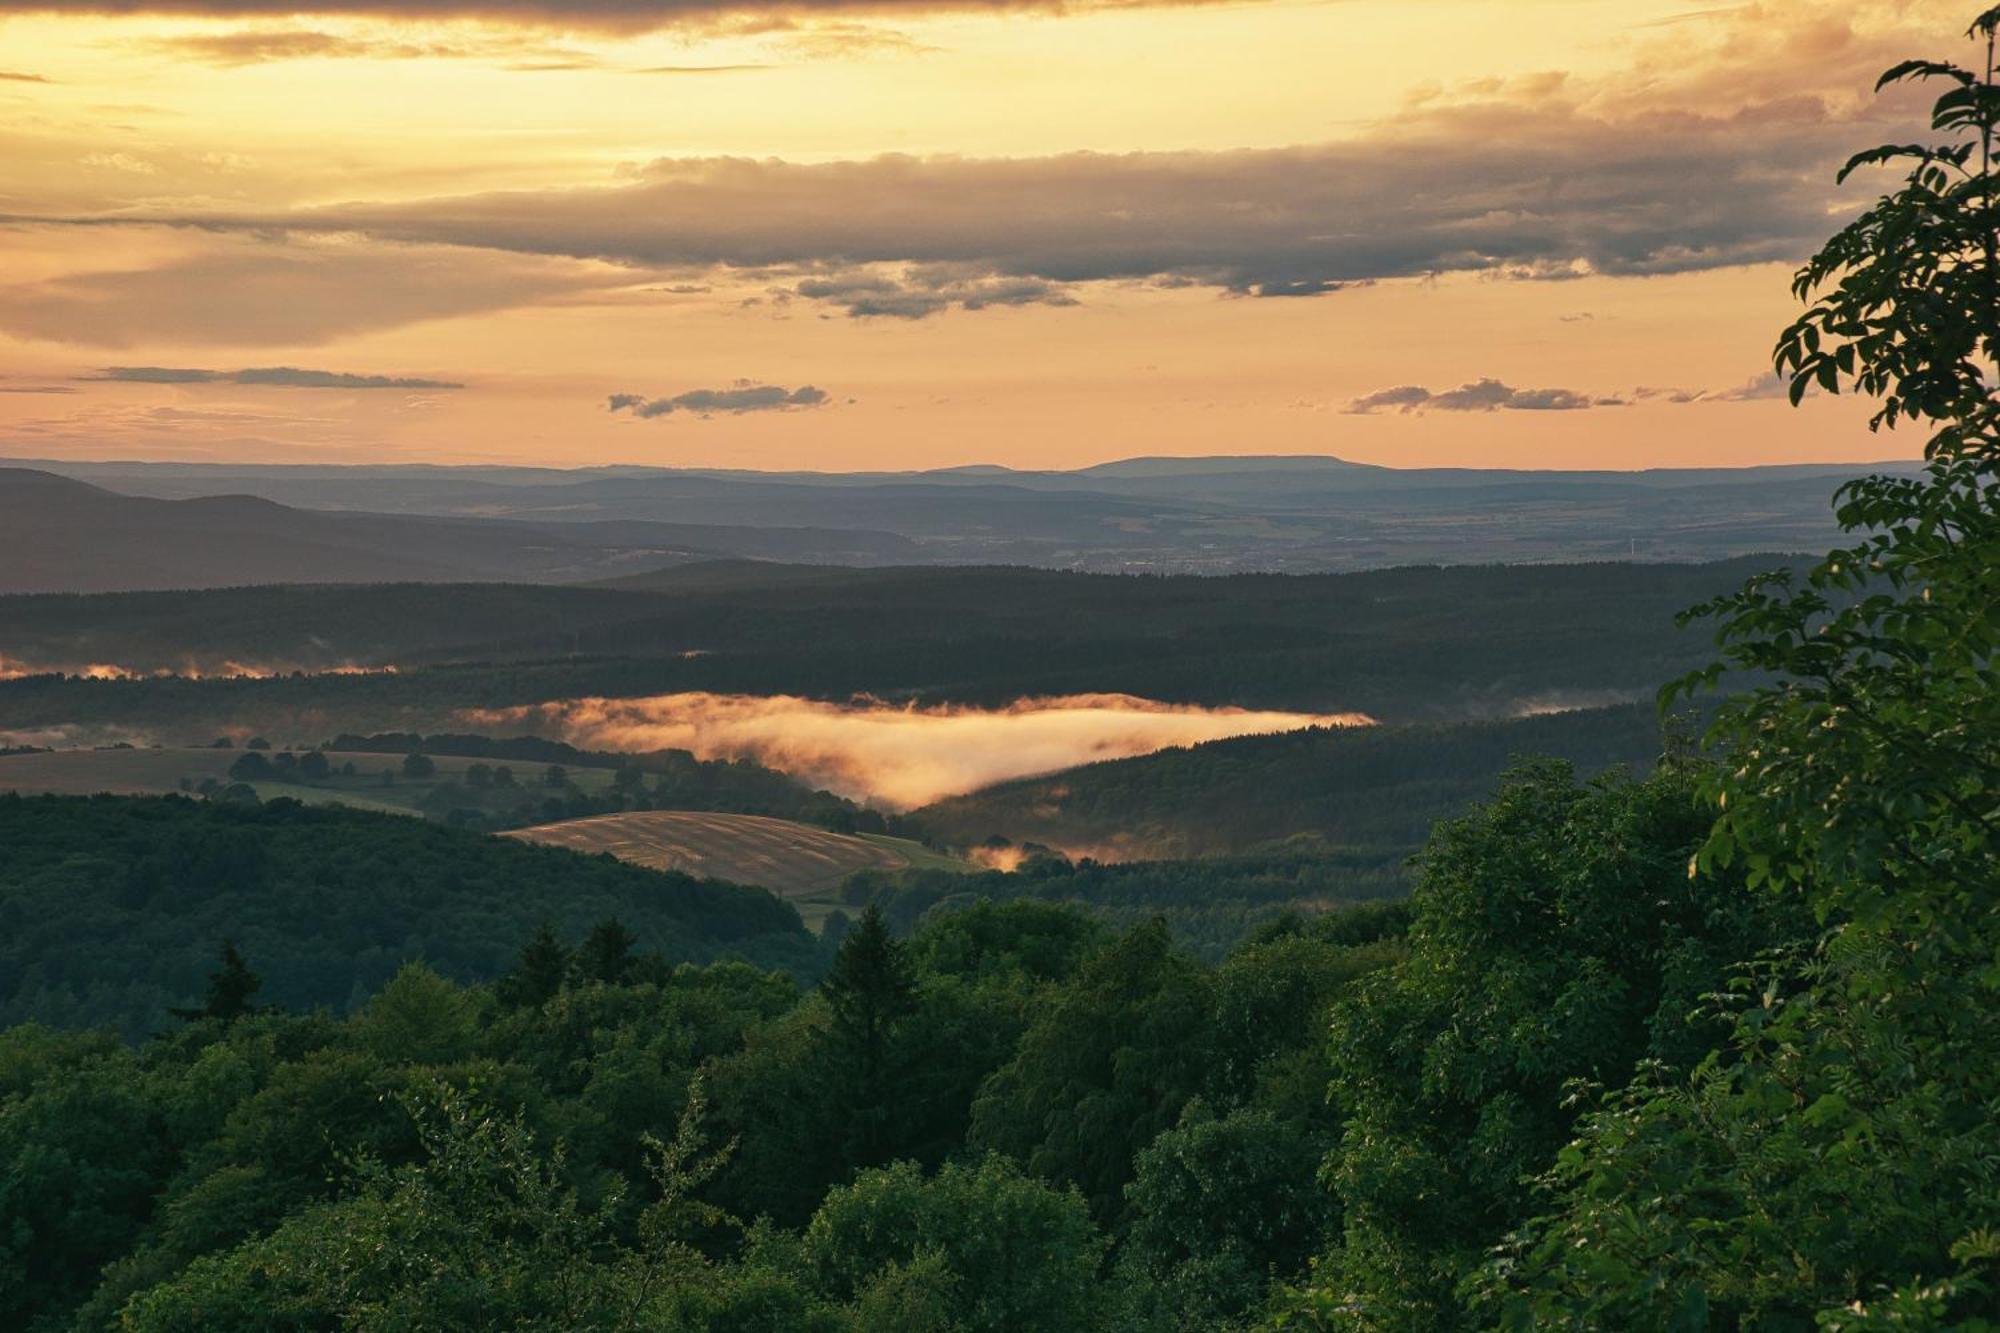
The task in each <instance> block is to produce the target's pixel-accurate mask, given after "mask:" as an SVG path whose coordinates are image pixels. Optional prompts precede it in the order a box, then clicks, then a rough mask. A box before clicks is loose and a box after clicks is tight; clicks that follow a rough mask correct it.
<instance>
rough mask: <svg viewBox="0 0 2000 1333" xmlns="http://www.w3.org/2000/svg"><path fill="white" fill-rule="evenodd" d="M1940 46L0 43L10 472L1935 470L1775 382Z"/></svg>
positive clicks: (1060, 37)
mask: <svg viewBox="0 0 2000 1333" xmlns="http://www.w3.org/2000/svg"><path fill="white" fill-rule="evenodd" d="M1970 18H1971V10H1970V9H1969V8H1968V7H1967V6H1966V5H1964V4H1959V3H1946V2H1944V0H1785V2H1783V3H1779V2H1776V0H1771V2H1765V0H1756V2H1753V3H1745V4H1729V3H1727V0H1694V3H1687V2H1686V0H1682V2H1678V3H1670V2H1668V0H1318V2H1316V3H1298V2H1296V0H1216V2H1215V3H1178V4H1157V5H1153V4H1141V3H1119V2H1113V3H1100V2H1094V0H1070V2H1069V3H1022V2H1021V0H878V2H876V3H868V2H865V0H789V2H786V3H761V2H757V0H748V2H746V0H79V2H75V3H71V2H67V0H40V2H39V3H36V2H34V0H29V2H27V3H22V2H20V0H0V161H4V162H5V164H6V170H5V171H4V172H0V454H4V455H7V456H10V457H14V458H47V459H87V458H99V459H103V458H119V459H140V458H144V459H163V460H164V459H172V460H184V461H203V462H252V461H254V462H262V463H284V462H297V463H361V462H370V463H375V462H389V463H398V462H403V463H409V462H431V463H530V464H541V465H550V466H585V465H599V464H608V463H644V464H655V465H661V466H695V467H730V468H756V469H786V470H789V469H813V470H824V471H849V470H878V469H879V470H887V469H905V468H927V467H947V466H958V465H965V464H973V463H996V464H1004V465H1007V466H1013V467H1032V468H1064V467H1077V466H1084V465H1088V464H1091V463H1097V462H1102V461H1106V460H1110V459H1115V458H1121V457H1130V456H1135V455H1148V454H1180V455H1194V454H1334V455H1338V456H1340V457H1344V458H1349V459H1354V460H1358V461H1364V462H1371V463H1381V464H1388V465H1393V466H1440V465H1446V466H1464V465H1473V466H1493V467H1525V468H1537V467H1593V468H1640V467H1655V466H1692V465H1747V464H1756V463H1773V462H1799V461H1863V460H1876V459H1886V458H1897V457H1914V456H1916V455H1918V454H1919V453H1920V451H1921V439H1920V438H1919V437H1917V436H1916V435H1914V434H1911V433H1907V432H1906V433H1905V434H1904V435H1902V436H1895V435H1887V436H1875V435H1871V434H1870V433H1869V432H1868V430H1867V428H1866V424H1865V423H1866V418H1867V410H1866V408H1865V406H1864V405H1862V404H1860V403H1857V402H1855V401H1853V400H1851V399H1845V398H1841V399H1834V398H1817V399H1809V400H1808V401H1807V402H1806V403H1804V404H1803V405H1802V406H1801V407H1799V408H1797V409H1794V408H1791V407H1790V406H1789V405H1788V404H1786V403H1785V402H1784V401H1783V398H1782V395H1781V394H1779V393H1778V392H1777V391H1776V386H1775V384H1774V383H1773V382H1772V381H1771V379H1770V376H1769V365H1770V361H1769V354H1770V348H1771V345H1772V343H1773V341H1774V340H1775V337H1776V335H1777V333H1778V331H1779V330H1780V329H1781V328H1782V327H1783V325H1784V324H1785V323H1786V322H1787V321H1788V320H1789V319H1790V318H1791V316H1792V314H1793V312H1794V310H1795V308H1796V307H1795V302H1794V298H1793V297H1792V295H1791V292H1790V289H1789V288H1790V281H1789V280H1790V274H1791V272H1792V270H1793V269H1794V268H1795V267H1796V265H1797V264H1798V262H1799V261H1800V260H1802V259H1803V258H1804V257H1805V256H1807V255H1808V254H1810V253H1811V252H1812V251H1813V250H1814V249H1815V248H1816V246H1817V244H1818V243H1819V241H1821V240H1822V239H1824V238H1825V237H1826V236H1827V235H1828V234H1830V233H1831V232H1832V231H1833V230H1835V229H1836V228H1837V227H1838V226H1839V225H1840V224H1841V222H1842V220H1843V219H1844V218H1845V217H1847V216H1851V215H1852V213H1853V212H1854V211H1856V210H1857V209H1858V208H1860V207H1863V206H1865V205H1866V204H1867V203H1868V202H1869V201H1870V200H1871V199H1872V198H1873V196H1874V195H1875V194H1876V193H1878V192H1879V191H1880V190H1881V189H1883V188H1885V187H1886V186H1887V184H1888V182H1887V181H1885V180H1884V179H1882V178H1880V177H1875V178H1869V177H1867V176H1866V175H1865V174H1864V175H1863V176H1861V177H1857V178H1856V180H1855V181H1853V182H1850V184H1849V185H1848V186H1846V187H1844V188H1836V187H1835V186H1834V184H1833V174H1834V172H1835V170H1836V169H1837V168H1838V166H1839V164H1840V163H1841V162H1842V161H1843V160H1844V159H1845V158H1846V156H1847V155H1848V154H1849V153H1851V152H1853V151H1855V150H1858V149H1860V148H1864V147H1868V146H1872V145H1873V144H1875V143H1878V142H1882V141H1884V140H1887V139H1907V138H1909V137H1911V136H1912V135H1913V134H1914V133H1916V132H1917V129H1918V127H1919V126H1920V124H1921V121H1920V118H1919V117H1917V116H1916V115H1915V111H1916V109H1917V106H1918V104H1917V102H1915V101H1914V100H1913V98H1912V96H1911V95H1909V94H1897V93H1894V92H1892V93H1891V94H1889V95H1887V96H1877V95H1876V94H1874V93H1873V91H1872V85H1873V83H1874V80H1875V76H1876V75H1877V74H1878V73H1879V72H1880V71H1881V70H1882V69H1883V68H1884V67H1886V66H1887V65H1889V64H1892V63H1894V62H1895V61H1897V60H1899V59H1902V58H1904V57H1905V56H1910V55H1918V54H1924V55H1939V56H1947V57H1954V58H1956V57H1962V56H1965V55H1967V54H1968V52H1967V50H1966V48H1965V47H1964V46H1963V45H1962V38H1961V37H1960V36H1959V34H1960V33H1961V32H1962V30H1963V28H1964V26H1965V24H1966V23H1967V22H1968V21H1969V20H1970Z"/></svg>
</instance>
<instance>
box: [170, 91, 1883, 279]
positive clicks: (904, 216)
mask: <svg viewBox="0 0 2000 1333" xmlns="http://www.w3.org/2000/svg"><path fill="white" fill-rule="evenodd" d="M1856 135H1857V130H1856V127H1855V126H1854V125H1853V124H1851V123H1843V122H1841V121H1840V120H1839V119H1837V118H1835V117H1832V116H1830V115H1828V114H1827V111H1826V108H1825V107H1823V106H1822V105H1820V104H1818V103H1816V102H1801V101H1789V102H1786V103H1783V104H1779V105H1773V106H1760V107H1757V108H1754V109H1750V110H1746V111H1743V112H1740V113H1735V114H1730V115H1723V116H1710V115H1704V114H1700V113H1695V112H1685V111H1675V112H1671V113H1669V112H1644V113H1635V114H1633V115H1630V116H1623V117H1618V118H1605V117H1599V116H1593V115H1588V114H1584V113H1581V112H1579V111H1577V110H1576V109H1574V108H1570V107H1566V106H1542V105H1536V106H1523V105H1516V104H1513V103H1508V102H1490V103H1482V104H1478V105H1473V106H1452V107H1445V108H1441V109H1436V110H1428V111H1424V112H1421V113H1417V114H1413V115H1412V116H1410V117H1409V118H1407V119H1406V120H1405V121H1404V122H1402V123H1401V124H1399V125H1397V126H1394V127H1391V128H1388V129H1385V130H1382V131H1379V132H1377V133H1375V134H1372V135H1370V136H1367V137H1363V138H1358V139H1355V140H1351V141H1346V142H1340V143H1329V144H1319V145H1312V146H1303V147H1295V148H1277V149H1242V150H1232V151H1222V152H1195V151H1185V152H1135V153H1125V154H1108V153H1088V152H1084V153H1070V154H1063V155H1058V156H1052V157H1037V158H1019V159H976V158H957V157H909V156H901V155H888V156H882V157H877V158H871V159H867V160H859V161H836V162H824V163H799V162H787V161H781V160H774V159H761V160H760V159H748V158H700V159H667V160H662V161H657V162H654V163H652V164H651V165H650V166H647V167H645V168H642V169H641V170H640V171H639V172H638V174H637V178H636V179H635V180H633V181H632V182H631V183H628V184H620V185H615V186H610V187H596V188H588V189H553V190H522V191H511V192H505V193H490V194H473V195H465V196H458V197H448V198H435V199H428V200H415V201H408V202H398V203H379V204H367V203H356V204H345V205H339V206H334V207H328V208H321V209H309V210H301V211H298V212H293V213H280V214H271V215H256V216H229V215H214V214H211V215H192V214H191V215H183V216H177V217H171V218H162V219H161V220H165V221H174V222H178V223H184V224H189V225H200V226H207V227H222V228H238V229H247V230H268V229H292V230H294V231H303V232H326V233H350V234H351V233H361V234H364V235H367V236H372V237H375V238H377V239H380V240H389V241H399V242H406V243H422V244H448V245H458V246H471V247H480V248H484V249H491V250H499V251H510V252H516V253H524V254H533V255H547V256H566V257H571V258H578V259H592V260H609V261H612V262H615V263H621V264H628V265H635V266H647V267H660V268H674V269H708V268H723V269H738V270H746V271H750V272H752V273H766V274H769V273H775V274H777V275H778V276H780V277H782V275H783V273H784V271H785V270H788V269H789V270H792V271H793V272H795V273H797V274H798V277H797V278H796V279H794V281H795V282H796V288H795V289H796V290H797V291H798V293H799V294H800V295H804V296H809V297H811V298H812V299H815V300H821V301H825V302H828V303H830V304H833V305H835V306H838V307H839V308H841V309H842V310H845V311H847V312H848V313H851V314H856V315H888V316H892V317H903V318H911V317H919V316H921V315H924V314H929V313H933V312H934V311H936V310H939V309H943V308H945V307H947V306H958V307H963V308H968V309H978V308H982V307H987V306H994V305H1002V304H1022V303H1029V302H1032V303H1040V304H1048V303H1052V302H1058V303H1059V302H1060V301H1062V300H1073V299H1074V298H1073V297H1071V296H1068V295H1067V293H1066V289H1067V288H1069V287H1070V286H1072V285H1074V284H1077V283H1084V282H1093V281H1118V280H1144V281H1160V280H1166V281H1169V282H1171V283H1176V284H1181V285H1204V286H1210V287H1215V288H1220V289H1223V290H1226V291H1230V292H1235V293H1240V294H1243V295H1250V296H1263V297H1295V296H1303V295H1318V294H1322V293H1328V292H1335V291H1338V290H1340V289H1341V288H1342V287H1344V286H1347V285H1350V284H1355V283H1365V282H1370V281H1374V280H1379V279H1390V278H1404V277H1419V276H1426V275H1431V274H1437V273H1443V272H1477V273H1486V274H1494V275H1499V276H1506V277H1518V278H1540V279H1550V278H1562V277H1575V276H1578V275H1581V274H1584V273H1604V274H1614V275H1642V274H1659V273H1675V272H1685V271H1692V270H1701V269H1710V268H1718V267H1724V266H1729V265H1740V264H1752V263H1763V262H1770V261H1791V260H1795V259H1797V258H1799V257H1800V256H1801V255H1803V254H1805V253H1807V252H1809V251H1810V250H1811V249H1812V248H1813V247H1814V246H1815V245H1816V243H1817V241H1818V239H1819V238H1821V237H1822V236H1823V235H1824V233H1825V231H1826V228H1827V217H1828V210H1829V208H1830V207H1831V205H1832V203H1833V202H1834V200H1835V197H1836V196H1835V194H1834V192H1833V189H1832V187H1831V184H1830V182H1831V177H1832V170H1833V168H1834V166H1835V165H1836V163H1837V161H1838V160H1839V159H1840V158H1841V156H1842V154H1843V153H1844V151H1845V150H1846V149H1847V148H1848V147H1850V146H1851V144H1852V143H1853V142H1854V141H1855V138H1856Z"/></svg>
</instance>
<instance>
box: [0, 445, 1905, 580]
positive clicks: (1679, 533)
mask: <svg viewBox="0 0 2000 1333" xmlns="http://www.w3.org/2000/svg"><path fill="white" fill-rule="evenodd" d="M1915 466H1916V465H1915V464H1913V463H1896V462H1890V463H1883V464H1878V465H1874V466H1872V467H1871V466H1860V465H1854V466H1850V465H1844V464H1793V465H1785V466H1776V467H1754V468H1734V469H1732V468H1676V469H1660V470H1654V471H1644V472H1615V471H1589V472H1558V471H1509V470H1496V469H1456V468H1422V469H1398V468H1389V467H1382V466H1378V465H1374V464H1365V463H1354V462H1349V461H1347V460H1344V459H1339V458H1334V457H1330V456H1310V455H1305V456H1285V455H1275V456H1259V457H1240V458H1239V457H1212V458H1149V457H1141V458H1130V459H1123V460H1119V461H1116V462H1110V463H1103V464H1097V465H1094V466H1091V467H1086V468H1080V469H1077V470H1074V471H1066V472H1065V471H1031V470H1015V469H1009V468H1003V467H998V466H993V465H974V466H969V467H960V468H947V469H939V470H934V471H926V472H903V473H882V472H874V473H822V472H747V471H731V470H726V469H703V468H682V469H675V468H654V467H639V466H624V465H621V466H615V467H593V468H581V469H575V470H561V469H552V468H523V467H442V466H432V465H392V466H376V465H364V466H352V467H339V466H329V465H324V464H304V465H248V464H243V465H237V464H189V463H139V462H107V463H75V462H58V463H46V464H38V465H37V466H36V467H35V468H33V469H23V468H5V467H0V522H6V523H7V524H8V529H7V530H6V531H4V532H0V557H4V558H7V559H9V560H10V561H11V562H12V564H13V568H12V570H11V571H0V592H7V591H14V592H19V591H36V590H66V591H105V590H113V589H124V588H159V587H205V586H214V585H215V584H217V583H242V582H256V583H271V582H297V581H307V580H310V581H332V582H370V581H380V580H384V579H405V580H409V579H415V580H425V581H435V580H440V579H456V580H467V579H470V580H485V579H517V580H525V581H530V582H583V581H601V580H607V579H615V578H618V577H619V576H621V575H626V574H633V573H640V572H645V571H650V570H654V569H659V568H664V567H668V566H671V565H675V564H679V563H683V562H686V561H689V560H697V559H715V558H724V559H727V558H751V559H761V560H778V561H787V562H793V563H806V564H834V565H883V564H912V565H925V564H928V565H936V564H954V565H956V564H1002V565H1029V566H1036V567H1041V568H1052V569H1077V570H1087V571H1097V572H1161V573H1203V574H1207V573H1240V572H1281V573H1318V572H1342V571H1350V570H1359V569H1369V568H1381V567H1386V566H1395V565H1412V564H1531V563H1550V562H1574V561H1597V560H1640V561H1650V562H1660V561H1668V562H1686V561H1705V560H1716V559H1726V558H1730V557H1733V556H1737V555H1743V554H1748V553H1752V552H1760V551H1774V550H1776V551H1806V550H1820V549H1824V548H1825V547H1826V546H1827V544H1828V543H1829V541H1830V540H1832V539H1833V538H1834V537H1835V536H1836V530H1835V525H1834V523H1833V517H1832V510H1831V505H1830V500H1831V498H1832V494H1833V492H1834V490H1835V489H1836V488H1837V487H1838V486H1839V485H1840V484H1841V483H1842V482H1844V481H1846V480H1848V479H1850V478H1852V477H1855V476H1859V475H1863V474H1865V473H1868V472H1871V471H1879V470H1887V471H1906V470H1909V469H1912V468H1914V467H1915ZM37 478H39V480H36V479H37ZM64 479H66V484H61V485H58V484H57V483H58V481H60V480H64ZM37 497H39V498H37ZM175 505H181V506H191V507H184V508H179V509H176V508H174V507H173V506H175ZM260 506H261V507H260ZM35 511H44V512H41V513H39V514H38V513H37V512H35ZM93 529H95V530H96V532H97V534H98V535H97V536H95V537H93V536H91V535H89V534H90V533H91V532H92V531H93Z"/></svg>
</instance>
